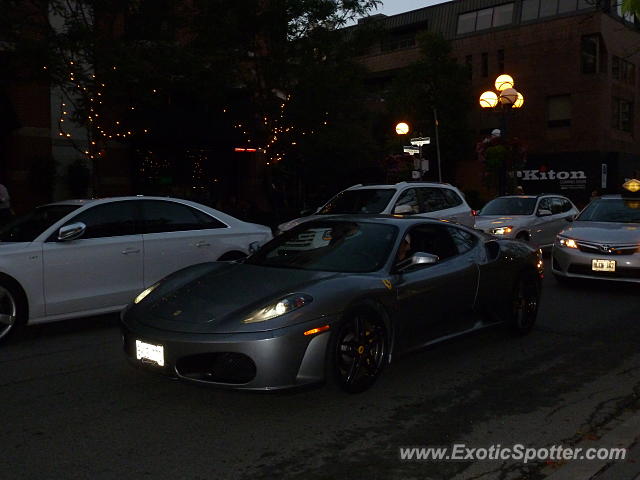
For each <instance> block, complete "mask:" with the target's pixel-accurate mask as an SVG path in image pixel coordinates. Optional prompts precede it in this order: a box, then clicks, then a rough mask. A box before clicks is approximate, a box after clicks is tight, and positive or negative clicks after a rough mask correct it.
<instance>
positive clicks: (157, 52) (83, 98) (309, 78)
mask: <svg viewBox="0 0 640 480" xmlns="http://www.w3.org/2000/svg"><path fill="white" fill-rule="evenodd" d="M3 3H4V5H3V6H4V8H3V11H4V12H5V13H7V14H6V15H4V16H3V17H2V18H0V29H1V30H2V31H4V32H7V38H6V39H7V40H8V41H9V42H10V45H12V47H13V53H14V55H13V56H12V58H13V60H14V67H15V68H14V73H15V74H16V75H22V76H23V77H31V78H33V77H39V78H41V79H45V80H47V81H49V82H51V84H52V85H54V86H55V87H57V88H59V89H60V91H61V92H62V96H63V98H65V99H66V101H64V102H61V103H63V104H64V105H60V107H61V117H60V123H59V127H60V128H59V129H60V132H59V134H60V136H62V137H64V138H67V139H68V140H69V141H70V142H74V145H75V146H76V148H77V149H78V150H79V151H80V152H82V153H83V154H84V155H86V156H87V158H89V159H91V160H95V159H98V158H100V157H102V156H104V155H105V152H106V147H107V145H109V144H110V143H111V142H114V141H117V142H127V143H133V144H135V145H136V146H138V147H140V146H145V145H148V144H149V143H153V142H166V139H167V138H168V137H171V138H173V139H175V138H176V137H178V140H179V141H184V142H185V143H187V142H191V143H206V142H209V143H213V144H215V142H213V141H212V140H211V137H216V138H218V139H219V140H220V141H221V142H230V141H231V140H229V139H230V138H233V139H234V140H233V142H236V143H238V144H242V143H244V144H247V145H251V146H254V147H255V148H257V149H258V151H259V153H260V155H262V156H264V159H265V162H268V163H269V164H270V165H273V164H274V163H276V164H277V163H279V162H281V161H282V159H283V158H285V157H287V156H289V155H290V154H291V152H293V157H292V158H298V159H301V158H303V157H304V153H301V152H304V148H305V145H306V144H307V143H308V142H304V140H305V136H307V135H308V136H309V137H311V136H313V135H314V134H316V133H317V132H318V131H319V130H321V129H322V128H324V127H326V126H327V125H331V124H332V122H334V123H335V122H336V119H338V118H341V119H342V121H347V119H348V118H349V114H348V112H346V114H345V111H344V109H345V108H353V102H351V103H349V101H347V100H348V99H346V98H345V97H346V96H347V95H353V92H354V89H355V85H348V87H349V88H343V89H336V88H334V87H333V86H332V83H336V80H338V83H339V82H341V79H342V78H349V79H354V81H355V76H356V74H355V73H353V74H352V73H349V72H353V71H354V69H353V62H352V60H351V58H352V55H351V53H353V52H354V51H355V50H354V49H355V48H357V46H358V41H359V38H360V37H361V36H362V34H364V32H365V29H358V33H357V34H354V35H345V34H344V33H343V32H342V31H341V30H340V27H341V26H344V25H345V24H346V23H347V22H349V21H352V20H353V19H355V18H356V17H359V16H362V15H364V14H366V13H367V12H368V11H370V10H371V9H372V8H374V7H376V6H377V5H378V4H380V3H381V2H380V0H298V1H289V0H246V1H243V2H229V1H227V0H192V1H189V2H186V1H184V0H136V1H133V0H130V1H126V0H49V1H45V0H26V1H25V0H3ZM34 65H36V66H37V68H35V69H34V68H33V66H34ZM342 85H344V82H342ZM356 98H357V95H356ZM66 107H69V108H66ZM64 112H67V113H64ZM69 124H76V125H80V126H82V127H84V128H85V131H86V136H87V138H86V139H82V140H83V141H77V142H76V141H75V140H76V138H75V135H74V132H73V131H71V130H70V129H68V128H67V125H69ZM306 138H308V137H306ZM297 145H299V146H300V148H293V147H296V146H297Z"/></svg>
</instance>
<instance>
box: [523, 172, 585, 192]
mask: <svg viewBox="0 0 640 480" xmlns="http://www.w3.org/2000/svg"><path fill="white" fill-rule="evenodd" d="M516 177H518V179H519V180H520V181H521V182H545V183H544V184H543V183H540V188H542V189H544V191H547V190H548V191H551V189H559V190H584V189H586V188H587V174H586V172H585V171H584V170H553V169H551V168H544V167H542V168H540V169H538V170H518V171H516ZM549 182H550V183H551V184H552V185H553V186H551V185H549ZM543 185H547V186H546V187H545V186H543Z"/></svg>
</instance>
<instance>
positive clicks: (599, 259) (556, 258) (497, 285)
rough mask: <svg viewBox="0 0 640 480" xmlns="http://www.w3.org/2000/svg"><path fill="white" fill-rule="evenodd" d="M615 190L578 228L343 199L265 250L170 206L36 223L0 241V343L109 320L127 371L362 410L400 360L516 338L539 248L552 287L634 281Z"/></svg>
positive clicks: (448, 192) (52, 212)
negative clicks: (86, 320) (63, 323)
mask: <svg viewBox="0 0 640 480" xmlns="http://www.w3.org/2000/svg"><path fill="white" fill-rule="evenodd" d="M635 182H637V181H635ZM627 187H628V188H629V190H630V191H629V193H628V194H624V195H618V196H607V197H603V198H600V199H597V200H594V201H593V202H592V203H591V204H589V206H588V207H587V208H585V209H584V210H583V211H582V212H581V213H579V212H578V209H577V208H576V207H575V205H573V203H571V201H570V200H569V199H567V198H565V197H563V196H561V195H554V194H545V195H512V196H505V197H499V198H496V199H494V200H492V201H491V202H489V203H487V205H485V207H484V208H483V209H482V210H480V212H479V214H478V215H474V212H472V211H471V209H470V208H469V205H468V204H467V203H466V201H465V199H464V195H463V194H462V193H461V192H460V191H459V190H458V189H456V188H455V187H453V186H451V185H448V184H436V183H424V182H419V183H418V182H401V183H399V184H395V185H374V186H364V185H356V186H353V187H351V188H349V189H347V190H344V191H343V192H340V193H339V194H338V195H336V196H335V197H334V198H332V199H331V200H330V201H329V202H327V203H326V204H325V205H323V206H322V207H320V208H319V209H318V210H316V211H315V212H313V214H312V215H307V216H305V217H301V218H298V219H295V220H292V221H290V222H287V223H285V224H282V225H280V226H279V229H278V233H279V234H278V235H277V236H276V237H275V238H272V235H271V231H270V229H269V228H267V227H264V226H260V225H255V224H250V223H245V222H241V221H239V220H237V219H235V218H233V217H230V216H228V215H225V214H224V213H222V212H219V211H217V210H214V209H211V208H208V207H205V206H203V205H199V204H196V203H193V202H188V201H184V200H177V199H169V198H159V197H122V198H113V199H103V200H88V201H68V202H59V203H55V204H51V205H46V206H43V207H40V208H38V209H36V210H35V211H34V212H32V213H31V214H29V215H26V216H24V217H21V218H18V219H16V220H15V221H14V222H12V223H11V224H9V225H8V226H6V227H5V228H3V229H0V242H1V244H0V272H1V273H0V338H2V337H6V336H8V335H9V334H10V333H11V332H12V331H14V330H15V328H16V327H18V326H19V325H21V324H24V323H27V322H28V323H42V322H48V321H54V320H60V319H65V318H73V317H84V316H89V315H94V314H99V313H108V312H115V311H120V312H121V325H122V331H123V341H124V345H123V346H124V350H125V354H126V356H127V357H128V359H129V360H130V361H131V362H132V363H133V364H134V365H136V366H137V367H139V368H142V369H145V370H150V371H153V372H156V373H161V374H165V375H169V376H172V377H177V378H180V379H183V380H186V381H190V382H196V383H204V384H210V385H215V386H218V387H227V388H237V389H260V390H270V389H281V388H289V387H296V386H301V385H307V384H310V383H316V382H322V381H324V380H331V381H332V382H333V383H334V384H336V385H338V386H339V387H341V388H342V389H343V390H346V391H348V392H359V391H362V390H365V389H366V388H368V387H370V386H371V385H372V384H373V383H374V382H375V380H376V379H377V378H378V376H379V375H380V373H381V372H382V371H383V369H384V367H385V365H386V364H388V363H389V362H390V361H391V359H392V358H393V357H394V356H395V355H396V354H398V353H402V352H406V351H411V350H414V349H417V348H421V347H423V346H425V345H429V344H432V343H435V342H439V341H442V340H444V339H449V338H452V337H455V336H459V335H463V334H466V333H468V332H471V331H475V330H478V329H482V328H486V327H489V326H493V325H496V324H499V323H502V324H507V325H509V326H510V328H511V330H512V331H513V332H515V333H517V334H524V333H527V332H529V331H530V330H531V328H532V327H533V325H534V323H535V320H536V316H537V311H538V304H539V299H540V291H541V281H540V280H541V278H542V275H543V261H542V248H551V249H552V253H551V255H552V272H553V274H554V275H555V276H556V278H558V279H559V280H560V281H567V280H569V279H572V278H578V277H582V278H605V279H614V280H630V281H640V275H639V273H640V198H639V197H638V196H636V195H635V194H634V193H632V191H634V190H635V191H636V192H637V191H639V190H640V182H637V184H633V183H631V184H629V185H627ZM636 187H637V188H636ZM452 293H455V295H454V296H455V301H451V300H449V299H450V298H452V296H453V295H452Z"/></svg>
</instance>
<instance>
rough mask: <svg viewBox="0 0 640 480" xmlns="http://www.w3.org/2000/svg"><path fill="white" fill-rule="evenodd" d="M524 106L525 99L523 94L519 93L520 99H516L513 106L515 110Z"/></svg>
mask: <svg viewBox="0 0 640 480" xmlns="http://www.w3.org/2000/svg"><path fill="white" fill-rule="evenodd" d="M523 104H524V97H523V96H522V94H521V93H520V92H518V98H517V99H516V101H515V103H514V104H513V108H520V107H521V106H522V105H523Z"/></svg>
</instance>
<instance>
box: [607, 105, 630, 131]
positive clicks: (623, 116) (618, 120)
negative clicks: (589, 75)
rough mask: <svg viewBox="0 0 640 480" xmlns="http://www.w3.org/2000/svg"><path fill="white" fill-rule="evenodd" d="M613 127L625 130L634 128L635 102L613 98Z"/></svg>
mask: <svg viewBox="0 0 640 480" xmlns="http://www.w3.org/2000/svg"><path fill="white" fill-rule="evenodd" d="M612 126H613V128H615V129H617V130H622V131H623V132H631V131H632V130H633V102H630V101H628V100H624V99H622V98H616V97H614V98H613V123H612Z"/></svg>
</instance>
